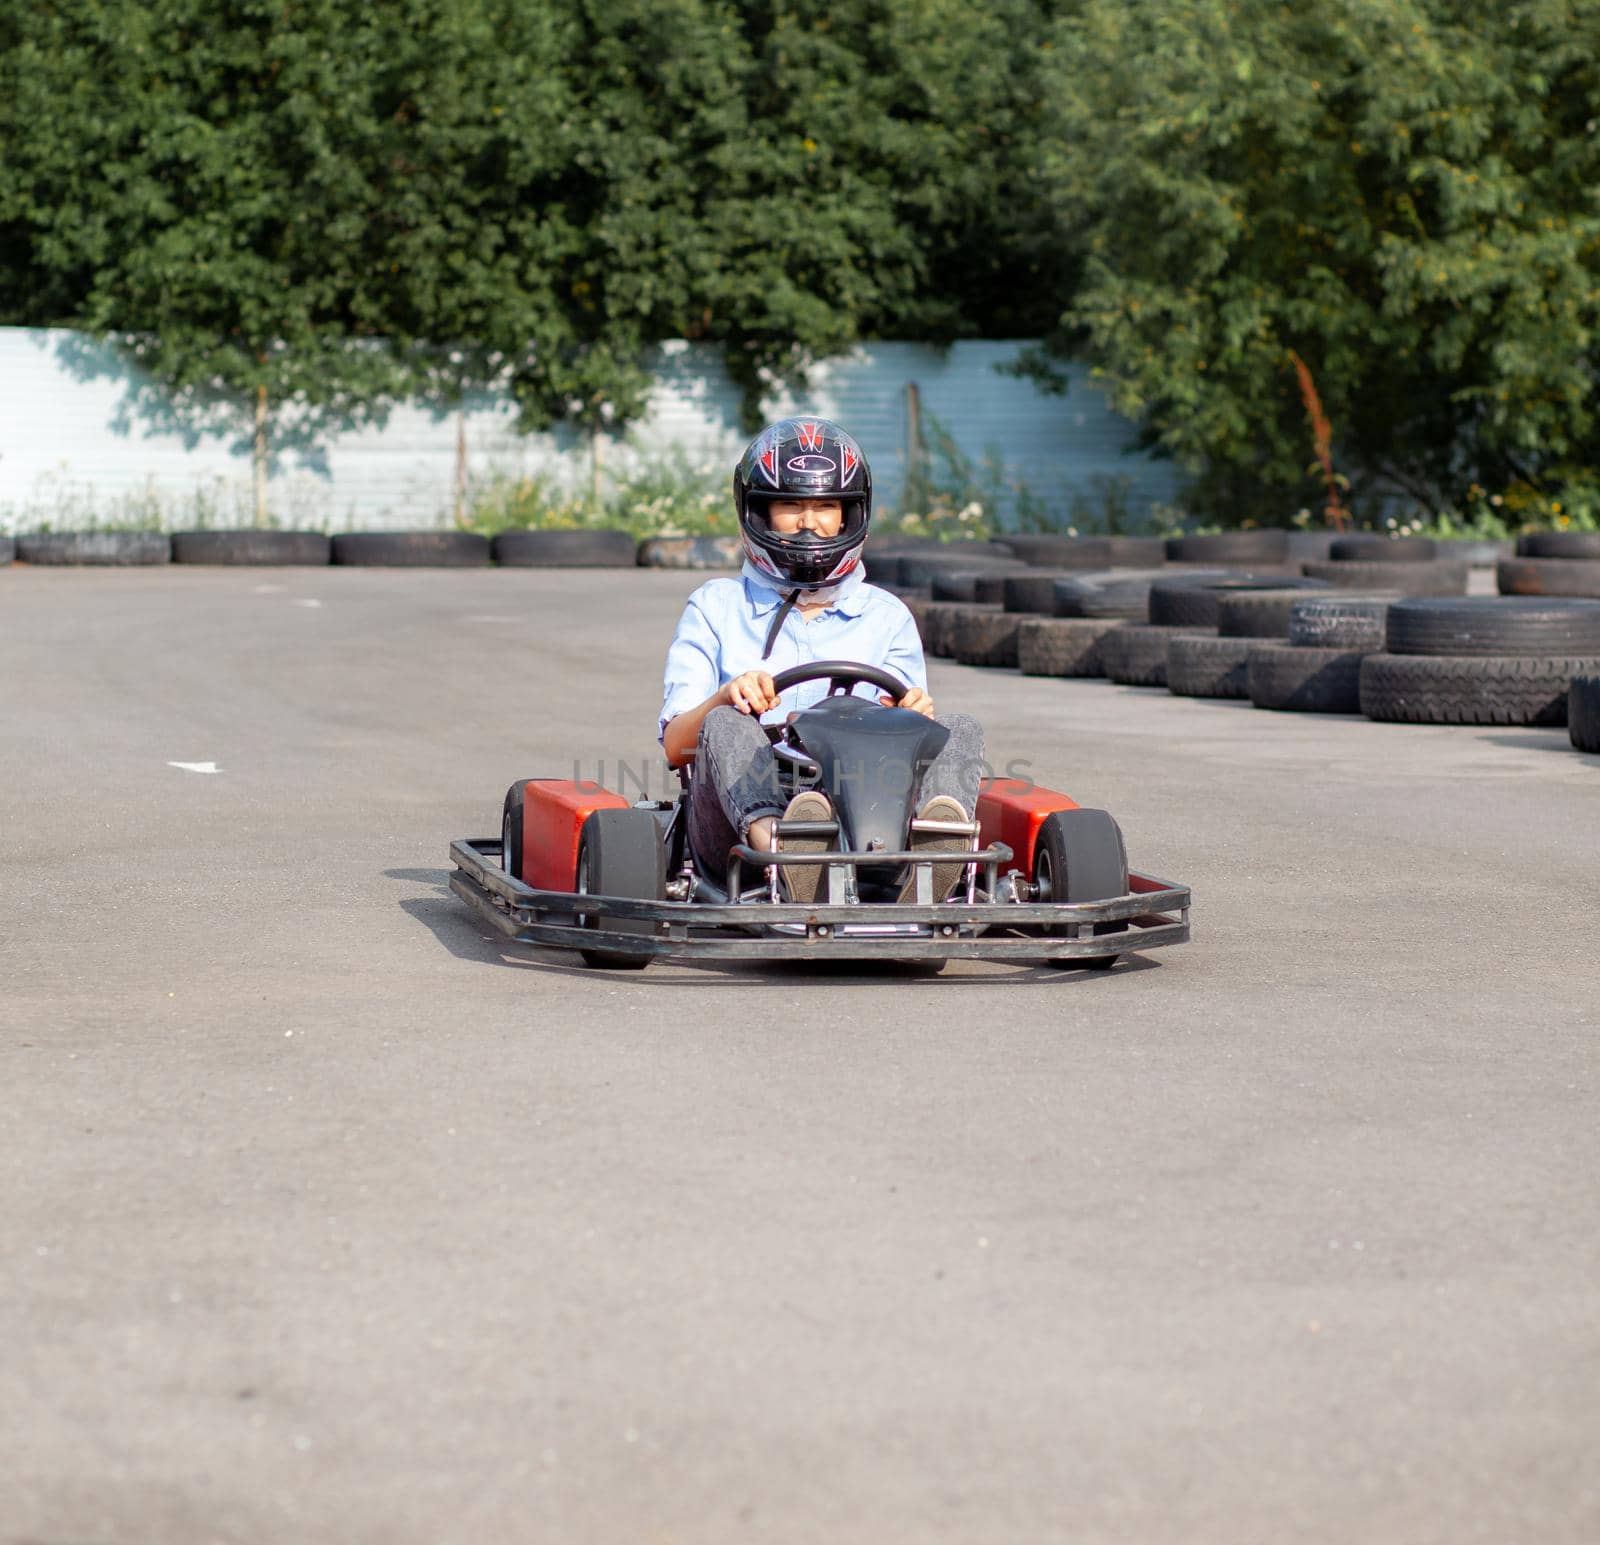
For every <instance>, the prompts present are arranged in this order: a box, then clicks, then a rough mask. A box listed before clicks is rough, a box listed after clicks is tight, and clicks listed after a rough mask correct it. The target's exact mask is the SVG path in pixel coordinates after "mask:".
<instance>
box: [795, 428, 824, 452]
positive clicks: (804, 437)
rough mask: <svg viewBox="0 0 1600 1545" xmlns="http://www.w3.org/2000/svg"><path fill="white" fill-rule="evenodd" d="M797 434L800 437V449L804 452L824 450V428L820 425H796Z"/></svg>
mask: <svg viewBox="0 0 1600 1545" xmlns="http://www.w3.org/2000/svg"><path fill="white" fill-rule="evenodd" d="M794 429H795V433H796V434H797V435H798V436H799V437H800V449H801V450H803V451H820V450H821V449H822V426H821V425H820V424H796V425H795V426H794Z"/></svg>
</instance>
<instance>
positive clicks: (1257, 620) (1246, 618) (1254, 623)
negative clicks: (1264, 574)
mask: <svg viewBox="0 0 1600 1545" xmlns="http://www.w3.org/2000/svg"><path fill="white" fill-rule="evenodd" d="M1305 595H1306V592H1305V591H1304V590H1301V589H1273V590H1225V591H1223V592H1222V595H1221V599H1220V600H1219V601H1218V603H1217V632H1218V633H1219V634H1220V635H1221V636H1222V637H1223V638H1287V637H1288V636H1289V614H1290V612H1291V611H1293V609H1294V606H1295V603H1296V602H1298V601H1301V600H1304V599H1305Z"/></svg>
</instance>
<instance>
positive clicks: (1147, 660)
mask: <svg viewBox="0 0 1600 1545" xmlns="http://www.w3.org/2000/svg"><path fill="white" fill-rule="evenodd" d="M1185 635H1188V636H1191V637H1192V636H1196V635H1198V636H1200V637H1207V636H1209V635H1207V633H1206V631H1205V630H1204V629H1203V628H1168V627H1162V626H1159V625H1157V624H1154V623H1149V622H1125V623H1123V624H1122V626H1121V627H1120V628H1114V629H1113V630H1112V631H1111V632H1110V633H1107V634H1106V636H1105V638H1104V639H1103V640H1101V644H1100V659H1101V663H1102V664H1103V666H1104V668H1105V673H1106V679H1107V680H1109V681H1115V682H1117V683H1118V684H1119V685H1121V686H1125V687H1164V686H1166V684H1167V645H1168V644H1169V643H1171V641H1172V640H1173V639H1174V638H1182V637H1184V636H1185Z"/></svg>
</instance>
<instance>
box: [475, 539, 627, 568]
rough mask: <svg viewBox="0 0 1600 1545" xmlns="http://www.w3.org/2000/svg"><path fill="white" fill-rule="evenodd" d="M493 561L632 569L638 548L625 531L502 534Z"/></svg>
mask: <svg viewBox="0 0 1600 1545" xmlns="http://www.w3.org/2000/svg"><path fill="white" fill-rule="evenodd" d="M491 551H492V553H493V556H494V561H495V562H496V563H498V564H501V565H502V566H504V567H505V568H513V569H631V568H634V567H635V566H636V565H637V564H638V562H639V545H638V543H637V542H635V541H634V539H633V538H632V537H631V536H629V535H628V533H627V532H626V531H616V530H606V531H502V532H501V533H500V535H499V536H497V537H496V538H495V539H494V543H493V546H492V549H491Z"/></svg>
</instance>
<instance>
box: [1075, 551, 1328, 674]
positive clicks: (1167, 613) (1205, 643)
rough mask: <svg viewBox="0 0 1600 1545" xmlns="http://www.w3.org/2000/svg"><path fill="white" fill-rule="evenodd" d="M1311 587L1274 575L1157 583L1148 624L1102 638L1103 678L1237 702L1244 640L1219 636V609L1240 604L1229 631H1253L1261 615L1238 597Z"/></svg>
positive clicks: (1194, 576) (1222, 574)
mask: <svg viewBox="0 0 1600 1545" xmlns="http://www.w3.org/2000/svg"><path fill="white" fill-rule="evenodd" d="M1246 534H1248V535H1252V536H1253V535H1256V534H1257V533H1246ZM1277 534H1278V535H1280V536H1281V535H1283V533H1282V532H1279V533H1277ZM1207 540H1209V539H1207ZM1312 587H1316V581H1314V580H1306V579H1296V578H1293V577H1291V576H1288V575H1285V574H1281V573H1267V574H1260V573H1256V574H1240V573H1230V572H1228V571H1225V570H1224V571H1217V570H1213V571H1209V572H1208V571H1199V572H1191V573H1188V574H1183V575H1167V576H1164V577H1162V578H1160V579H1157V580H1155V581H1154V582H1153V583H1152V584H1151V586H1150V594H1149V602H1148V607H1147V613H1146V616H1147V620H1146V621H1145V622H1143V623H1130V624H1128V625H1126V626H1124V627H1122V628H1120V629H1118V630H1117V631H1116V632H1115V633H1113V634H1109V635H1107V637H1106V638H1105V640H1104V642H1103V643H1102V645H1101V656H1102V659H1103V662H1104V666H1105V674H1106V676H1107V677H1108V678H1109V679H1110V680H1112V681H1114V682H1117V683H1118V684H1120V685H1122V686H1136V687H1167V688H1168V689H1169V690H1171V691H1174V692H1177V693H1180V694H1182V695H1184V696H1192V697H1243V696H1244V663H1245V659H1246V657H1247V655H1248V653H1249V648H1250V637H1251V635H1250V634H1249V633H1240V634H1238V635H1230V636H1228V637H1226V638H1224V637H1223V636H1222V633H1221V628H1222V614H1223V606H1224V604H1225V603H1227V602H1228V601H1230V600H1233V599H1236V598H1241V604H1240V606H1239V607H1238V609H1237V610H1236V611H1234V612H1232V613H1230V615H1231V616H1233V617H1235V618H1236V619H1237V620H1236V622H1231V623H1230V626H1238V627H1239V628H1241V629H1248V628H1255V627H1259V626H1261V625H1262V623H1261V622H1260V621H1259V620H1258V619H1259V618H1261V617H1264V616H1265V615H1266V613H1265V612H1263V611H1261V610H1260V608H1259V607H1257V606H1256V604H1255V603H1254V601H1253V600H1250V601H1245V600H1243V599H1242V598H1243V597H1246V596H1248V597H1252V598H1254V597H1256V596H1267V595H1273V596H1282V595H1284V594H1287V592H1289V591H1293V590H1298V589H1303V588H1312ZM1283 604H1284V605H1286V604H1287V603H1286V602H1284V603H1283Z"/></svg>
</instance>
